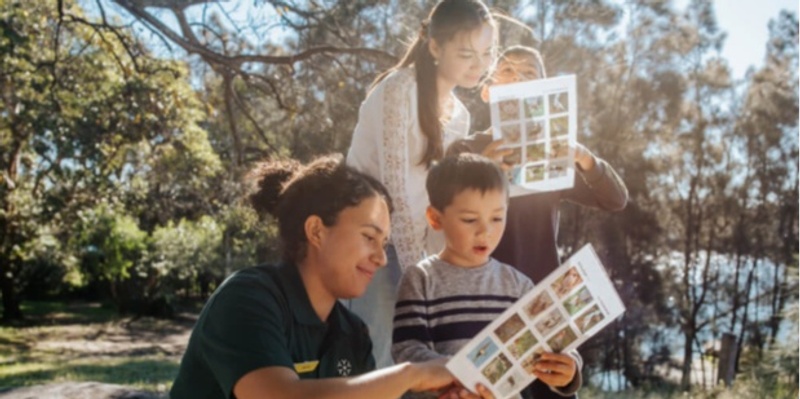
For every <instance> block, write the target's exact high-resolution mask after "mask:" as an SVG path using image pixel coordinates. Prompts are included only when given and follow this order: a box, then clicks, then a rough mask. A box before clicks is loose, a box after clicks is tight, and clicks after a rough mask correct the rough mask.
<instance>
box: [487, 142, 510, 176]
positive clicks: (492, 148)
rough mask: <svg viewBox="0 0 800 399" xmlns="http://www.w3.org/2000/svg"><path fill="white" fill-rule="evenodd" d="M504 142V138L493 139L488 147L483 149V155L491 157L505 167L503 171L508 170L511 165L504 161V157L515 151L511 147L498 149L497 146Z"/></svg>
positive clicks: (502, 167)
mask: <svg viewBox="0 0 800 399" xmlns="http://www.w3.org/2000/svg"><path fill="white" fill-rule="evenodd" d="M503 143H504V141H503V139H497V140H494V141H492V142H491V143H489V145H487V146H486V148H484V149H483V152H481V155H483V156H485V157H486V158H489V159H491V160H492V161H494V162H495V163H497V164H498V165H500V168H501V169H503V171H507V170H508V169H509V167H510V166H509V165H508V164H506V163H505V162H503V157H504V156H506V155H511V153H513V151H512V150H511V149H509V148H504V149H498V148H497V147H500V146H501V145H503Z"/></svg>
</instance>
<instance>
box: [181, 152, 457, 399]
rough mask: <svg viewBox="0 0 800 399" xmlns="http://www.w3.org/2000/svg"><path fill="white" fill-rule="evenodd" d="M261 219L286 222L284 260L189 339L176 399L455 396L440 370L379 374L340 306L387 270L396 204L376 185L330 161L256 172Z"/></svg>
mask: <svg viewBox="0 0 800 399" xmlns="http://www.w3.org/2000/svg"><path fill="white" fill-rule="evenodd" d="M251 176H252V177H253V178H254V180H255V181H256V182H257V190H256V191H255V192H254V193H253V194H252V195H251V196H250V201H251V203H252V205H253V207H254V208H255V209H256V210H257V212H258V213H259V214H260V215H261V216H264V215H266V214H271V215H273V216H274V217H275V218H276V219H277V222H278V228H279V233H280V239H281V243H282V245H283V258H284V259H283V261H282V262H281V263H280V264H279V265H277V266H258V267H252V268H247V269H242V270H239V271H237V272H236V273H234V274H233V275H231V276H230V277H229V278H228V279H227V280H225V282H224V283H222V285H220V287H219V288H218V289H217V290H216V292H214V294H213V295H212V296H211V298H210V299H209V300H208V302H207V303H206V305H205V307H204V308H203V311H202V313H201V314H200V318H199V319H198V321H197V325H196V326H195V328H194V331H192V336H191V338H190V340H189V346H188V347H187V349H186V353H185V354H184V356H183V359H182V361H181V366H180V370H179V372H178V376H177V378H176V380H175V383H174V384H173V386H172V390H171V392H170V397H172V398H173V399H178V398H191V399H198V398H238V399H249V398H267V397H268V398H312V397H313V398H347V399H356V398H370V399H371V398H396V397H399V396H400V395H401V394H403V393H404V392H406V391H408V390H414V391H420V390H428V389H436V388H440V387H444V386H447V385H449V384H450V383H451V382H452V376H451V375H450V373H449V372H448V371H447V370H446V369H445V368H444V365H443V362H441V361H440V362H426V363H413V364H412V363H404V364H398V365H396V366H393V367H391V368H386V369H383V370H378V371H373V369H374V368H375V362H374V360H373V357H372V354H371V350H372V344H371V341H370V338H369V335H368V333H367V328H366V326H365V325H364V323H363V322H362V321H361V320H360V319H359V318H358V317H356V316H355V315H353V314H352V313H350V311H348V310H347V309H346V308H345V307H344V306H343V305H342V304H340V303H339V302H338V299H342V298H354V297H357V296H359V295H361V294H363V293H364V291H365V290H366V287H367V284H368V283H369V282H370V280H371V279H372V276H373V275H374V274H375V272H376V271H377V270H379V269H380V268H381V267H382V266H384V265H385V264H386V253H385V252H384V246H385V245H386V242H387V241H388V239H389V229H390V222H389V217H390V216H389V215H390V212H391V211H392V201H391V199H390V197H389V194H388V193H387V191H386V189H385V188H384V187H383V185H381V183H380V182H378V181H377V180H375V179H374V178H372V177H370V176H367V175H365V174H362V173H360V172H358V171H356V170H354V169H352V168H350V167H348V166H346V165H344V163H343V162H342V160H341V158H339V157H324V158H320V159H317V160H316V161H314V162H312V163H310V164H309V165H307V166H303V165H300V164H299V163H297V162H291V161H284V162H268V163H263V164H260V165H258V166H257V167H256V168H255V169H254V170H253V172H252V173H251Z"/></svg>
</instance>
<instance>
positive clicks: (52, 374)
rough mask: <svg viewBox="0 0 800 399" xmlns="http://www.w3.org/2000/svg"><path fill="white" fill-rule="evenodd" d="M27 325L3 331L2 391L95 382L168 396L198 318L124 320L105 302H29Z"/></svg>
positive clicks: (0, 331) (26, 305)
mask: <svg viewBox="0 0 800 399" xmlns="http://www.w3.org/2000/svg"><path fill="white" fill-rule="evenodd" d="M22 310H23V313H24V314H25V316H26V320H25V321H23V322H21V323H14V324H13V325H4V326H0V390H3V389H8V388H13V387H22V386H31V385H40V384H49V383H57V382H66V381H75V382H84V381H94V382H102V383H109V384H120V385H126V386H132V387H136V388H137V389H142V390H147V391H151V392H166V391H167V390H169V388H170V385H171V384H172V380H173V379H174V378H175V375H176V373H177V370H178V364H179V362H180V356H181V355H182V353H183V350H184V349H185V345H186V343H187V341H188V333H189V331H190V329H191V327H192V324H193V320H192V319H182V320H178V321H170V320H157V319H150V318H141V319H131V318H123V317H119V316H118V315H117V313H116V311H115V310H114V309H113V308H110V307H107V306H103V305H102V304H99V303H71V304H68V303H60V302H25V303H23V304H22Z"/></svg>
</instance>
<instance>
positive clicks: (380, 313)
mask: <svg viewBox="0 0 800 399" xmlns="http://www.w3.org/2000/svg"><path fill="white" fill-rule="evenodd" d="M495 41H496V29H495V23H494V19H493V18H492V15H491V13H490V11H489V9H488V8H487V7H486V6H485V5H484V4H483V3H482V2H481V1H480V0H441V1H439V3H437V4H436V5H435V6H434V8H433V10H432V11H431V13H430V15H429V16H428V19H427V20H425V21H423V22H422V27H421V29H420V31H419V34H418V36H417V38H416V40H415V41H414V43H413V44H412V45H411V46H410V47H409V49H408V51H407V52H406V54H405V56H404V57H403V59H402V60H401V61H400V62H399V63H398V64H397V65H396V66H395V67H393V68H391V69H389V70H388V71H386V72H384V73H382V74H381V75H380V76H378V78H377V79H376V81H375V83H374V84H373V86H372V88H371V91H370V92H369V94H368V95H367V98H366V100H364V102H363V103H362V104H361V109H360V110H359V120H358V124H357V125H356V129H355V132H354V133H353V140H352V143H351V145H350V149H349V151H348V153H347V163H348V164H349V165H350V166H353V167H354V168H356V169H358V170H360V171H362V172H365V173H367V174H370V175H372V176H374V177H375V178H377V179H378V180H380V181H381V182H382V183H383V184H384V185H385V186H386V188H387V189H388V191H389V194H390V195H391V197H392V199H393V201H394V203H395V212H394V214H393V215H392V231H391V243H392V247H393V248H392V247H390V248H389V249H388V251H387V252H388V255H389V263H388V264H387V267H386V268H383V269H381V270H380V271H379V274H376V275H375V278H374V279H373V281H372V283H371V284H370V286H369V288H368V290H367V292H366V294H365V295H363V296H362V297H360V298H358V299H354V300H353V301H352V302H351V303H350V308H351V310H352V311H354V312H355V313H356V314H358V315H359V316H361V318H362V319H364V321H365V322H366V323H367V325H368V326H369V328H370V335H371V337H372V341H373V344H374V350H373V353H374V355H375V359H376V362H377V366H378V367H383V366H388V365H390V364H392V361H391V355H390V351H389V350H390V345H391V332H392V315H393V309H394V302H395V298H396V293H395V291H396V287H397V283H398V281H399V277H400V274H401V272H402V270H403V269H404V268H406V267H408V266H410V265H414V264H416V263H417V262H418V261H419V260H421V259H423V258H424V257H425V255H426V254H430V253H434V252H435V251H438V250H439V249H441V247H442V245H443V241H442V239H441V238H437V237H435V236H433V234H434V233H433V232H431V231H427V222H426V220H425V210H426V209H427V207H428V196H427V194H426V191H425V179H426V177H427V175H428V168H429V167H430V165H431V164H432V162H434V161H436V160H438V159H440V158H442V156H443V154H444V149H445V148H447V146H448V145H449V144H450V143H452V142H453V141H454V140H455V139H457V138H462V137H464V136H466V135H467V133H468V131H469V120H470V116H469V112H468V111H467V109H466V107H465V106H464V104H462V103H461V101H459V100H458V99H457V98H456V96H455V95H454V94H453V89H455V88H456V87H457V86H460V87H465V88H472V87H475V86H477V85H478V83H479V82H480V80H481V78H482V77H483V76H484V75H485V74H486V72H487V70H488V69H489V66H490V65H491V64H492V63H493V62H494V49H495ZM395 253H396V255H394V254H395Z"/></svg>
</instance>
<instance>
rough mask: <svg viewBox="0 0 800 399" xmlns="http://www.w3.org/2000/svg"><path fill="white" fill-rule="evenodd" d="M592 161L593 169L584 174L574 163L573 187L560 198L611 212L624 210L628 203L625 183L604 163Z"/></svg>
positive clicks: (600, 160) (597, 159)
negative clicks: (575, 172)
mask: <svg viewBox="0 0 800 399" xmlns="http://www.w3.org/2000/svg"><path fill="white" fill-rule="evenodd" d="M594 161H595V162H594V164H595V165H594V168H593V169H592V170H590V171H586V172H584V171H582V170H581V169H580V166H578V165H577V163H576V165H575V169H576V171H577V174H576V176H575V186H574V187H573V188H571V189H569V190H566V191H565V192H564V195H563V197H562V198H563V199H565V200H567V201H570V202H574V203H576V204H579V205H584V206H588V207H592V208H598V209H603V210H606V211H611V212H617V211H621V210H623V209H625V205H626V204H627V203H628V188H627V187H625V183H623V182H622V179H620V177H619V175H617V172H615V171H614V168H612V167H611V165H609V164H608V163H607V162H606V161H604V160H602V159H600V158H597V157H595V158H594ZM578 175H579V176H580V177H578Z"/></svg>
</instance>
